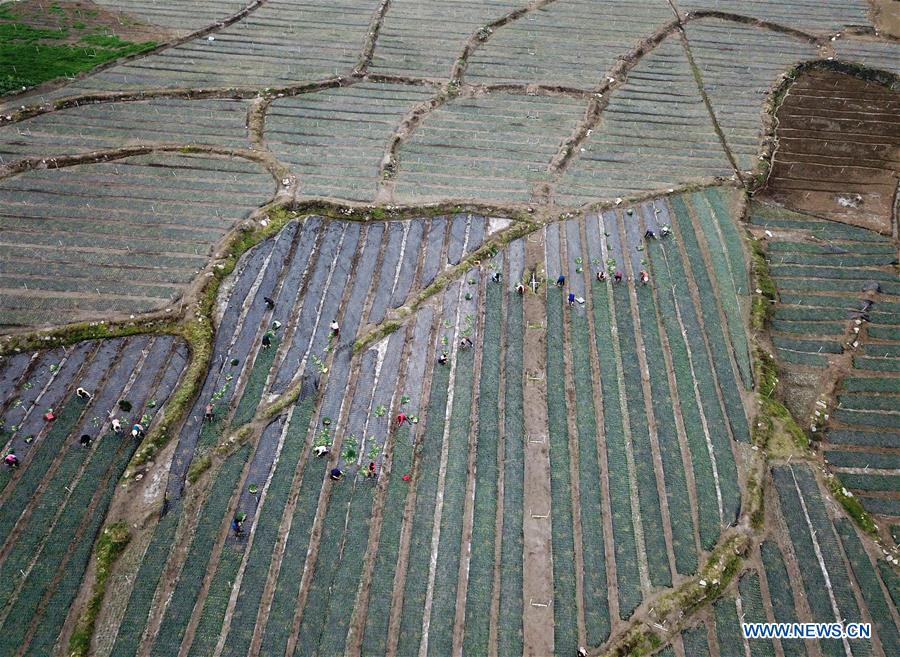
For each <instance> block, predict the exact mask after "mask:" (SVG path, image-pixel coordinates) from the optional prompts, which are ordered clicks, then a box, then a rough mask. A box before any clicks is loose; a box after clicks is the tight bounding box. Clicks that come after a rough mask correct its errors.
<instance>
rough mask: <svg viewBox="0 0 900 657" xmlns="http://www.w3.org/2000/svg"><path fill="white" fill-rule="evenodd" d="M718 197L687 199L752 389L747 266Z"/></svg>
mask: <svg viewBox="0 0 900 657" xmlns="http://www.w3.org/2000/svg"><path fill="white" fill-rule="evenodd" d="M715 194H716V193H715V192H713V191H708V192H707V193H705V194H704V193H701V192H695V193H694V194H692V195H691V196H690V197H687V200H688V201H689V203H690V205H691V206H692V207H693V209H694V213H695V215H696V217H697V219H698V225H699V227H700V230H699V232H698V233H697V239H698V240H703V241H705V242H706V245H707V246H706V250H707V252H708V253H709V258H710V262H711V264H712V271H713V273H714V274H715V276H714V281H715V284H716V287H717V288H718V293H719V302H720V304H721V307H722V311H723V312H724V314H725V323H726V324H727V327H728V335H729V337H730V339H731V347H732V349H733V350H734V356H735V361H736V362H737V366H738V371H739V372H740V375H741V380H742V381H743V383H744V386H745V387H747V388H749V387H751V386H752V382H753V375H752V374H751V372H750V348H749V346H748V343H747V333H746V330H745V329H744V324H745V322H744V316H743V312H742V310H741V302H742V299H743V301H744V302H746V300H747V299H748V298H749V287H750V285H749V281H748V278H747V263H746V260H745V258H744V251H743V246H742V242H741V237H740V235H739V234H738V233H737V228H736V226H735V225H734V223H733V222H732V219H731V216H730V213H729V212H728V211H727V210H726V209H725V208H724V207H723V206H722V202H721V199H720V198H719V197H718V196H717V195H715ZM713 198H715V199H717V201H718V203H716V205H717V206H718V207H715V206H714V205H713V201H712V199H713ZM714 215H715V216H714ZM682 224H684V225H683V227H682V230H686V229H687V226H686V221H685V222H682ZM690 243H691V240H690V239H686V240H685V245H688V244H690ZM694 255H696V254H693V253H692V254H691V257H692V262H695V263H698V264H699V262H700V261H698V260H693V257H694Z"/></svg>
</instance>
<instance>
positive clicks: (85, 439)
mask: <svg viewBox="0 0 900 657" xmlns="http://www.w3.org/2000/svg"><path fill="white" fill-rule="evenodd" d="M78 443H79V444H80V445H81V446H82V447H90V445H91V437H90V435H89V434H86V433H83V434H81V438H79V439H78Z"/></svg>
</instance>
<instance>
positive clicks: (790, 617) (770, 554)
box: [760, 540, 806, 657]
mask: <svg viewBox="0 0 900 657" xmlns="http://www.w3.org/2000/svg"><path fill="white" fill-rule="evenodd" d="M760 555H761V556H762V562H763V565H764V566H765V577H766V583H767V584H768V585H769V600H770V601H771V603H772V614H773V616H774V618H775V622H776V623H796V622H797V620H798V616H797V610H796V608H795V607H794V591H793V586H792V584H791V580H790V577H789V576H788V572H787V568H786V567H785V565H784V556H783V555H782V554H781V550H780V549H779V547H778V544H777V543H775V542H774V541H772V540H766V541H763V543H762V545H761V546H760ZM781 647H782V648H783V650H784V654H785V657H806V648H805V646H804V644H803V641H802V640H799V639H795V640H787V639H783V640H782V641H781Z"/></svg>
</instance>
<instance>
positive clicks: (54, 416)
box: [44, 408, 56, 422]
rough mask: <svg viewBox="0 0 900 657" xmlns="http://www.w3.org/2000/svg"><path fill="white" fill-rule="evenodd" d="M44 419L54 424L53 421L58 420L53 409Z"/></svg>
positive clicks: (45, 414)
mask: <svg viewBox="0 0 900 657" xmlns="http://www.w3.org/2000/svg"><path fill="white" fill-rule="evenodd" d="M44 419H45V420H47V422H53V420H55V419H56V414H55V413H54V412H53V409H52V408H51V409H50V410H48V411H47V412H46V413H44Z"/></svg>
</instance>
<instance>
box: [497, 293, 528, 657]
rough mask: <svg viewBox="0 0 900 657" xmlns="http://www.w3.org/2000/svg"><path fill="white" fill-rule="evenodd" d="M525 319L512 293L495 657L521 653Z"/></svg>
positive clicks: (517, 299)
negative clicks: (498, 621)
mask: <svg viewBox="0 0 900 657" xmlns="http://www.w3.org/2000/svg"><path fill="white" fill-rule="evenodd" d="M523 331H524V320H523V309H522V297H520V296H519V295H518V294H510V295H509V297H508V301H507V310H506V353H505V357H506V358H505V362H504V365H505V375H506V395H505V399H504V402H505V406H504V411H505V412H504V418H503V420H504V423H505V426H504V434H505V438H504V456H503V466H504V474H503V535H502V542H501V553H500V612H499V618H502V619H503V622H502V623H498V626H497V646H498V649H497V652H498V654H501V655H518V654H520V653H521V652H522V647H523V646H522V613H523V611H522V584H521V582H522V549H523V548H522V543H523V530H522V527H523V522H524V521H523V517H522V516H523V499H524V494H525V493H524V488H525V459H524V451H525V408H524V398H523V392H522V386H523V383H522V376H523V365H522V360H523V353H522V351H523V347H522V345H523V340H524V335H523Z"/></svg>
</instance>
